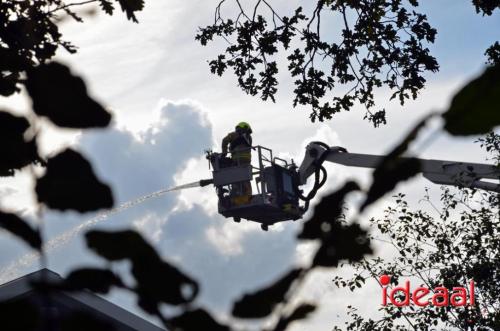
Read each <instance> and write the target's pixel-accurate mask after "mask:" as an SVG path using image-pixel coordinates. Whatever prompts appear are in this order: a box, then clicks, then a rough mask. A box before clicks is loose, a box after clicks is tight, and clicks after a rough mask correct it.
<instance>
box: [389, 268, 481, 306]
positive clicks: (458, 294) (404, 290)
mask: <svg viewBox="0 0 500 331" xmlns="http://www.w3.org/2000/svg"><path fill="white" fill-rule="evenodd" d="M379 280H380V284H381V285H382V306H387V298H389V300H390V302H391V303H392V304H393V305H395V306H396V307H403V306H409V305H410V303H411V304H414V305H417V306H419V307H425V306H427V305H433V306H436V307H444V306H449V305H451V306H453V307H460V306H467V305H469V306H473V305H474V304H475V302H476V300H475V294H474V288H475V284H474V280H471V281H470V282H469V288H468V290H467V289H466V288H465V287H453V288H452V289H451V290H449V289H447V288H446V287H443V286H438V287H436V288H435V289H433V290H430V289H429V288H428V287H425V286H419V287H417V288H415V289H414V290H413V291H412V290H411V287H410V281H409V280H407V281H405V283H404V285H403V286H397V287H395V288H393V289H389V291H388V288H387V285H389V283H390V281H391V277H390V276H388V275H382V276H380V279H379ZM400 295H403V296H404V298H402V299H401V298H399V296H400Z"/></svg>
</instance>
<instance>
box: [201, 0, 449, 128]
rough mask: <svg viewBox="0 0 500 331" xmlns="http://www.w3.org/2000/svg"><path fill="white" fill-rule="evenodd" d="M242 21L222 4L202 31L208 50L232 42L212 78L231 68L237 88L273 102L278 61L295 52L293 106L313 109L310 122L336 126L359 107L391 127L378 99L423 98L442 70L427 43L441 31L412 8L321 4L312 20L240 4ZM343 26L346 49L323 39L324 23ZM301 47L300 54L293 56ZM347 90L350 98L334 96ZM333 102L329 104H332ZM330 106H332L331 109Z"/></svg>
mask: <svg viewBox="0 0 500 331" xmlns="http://www.w3.org/2000/svg"><path fill="white" fill-rule="evenodd" d="M234 2H236V4H237V5H238V8H239V10H238V15H237V17H236V19H226V18H224V17H222V13H221V12H222V6H223V5H224V4H225V3H226V1H225V0H223V1H221V2H220V4H219V6H217V9H216V13H215V22H214V24H213V25H209V26H207V27H204V28H202V29H200V31H199V33H198V35H197V36H196V39H197V40H199V41H200V43H201V44H202V45H207V44H208V43H209V42H210V41H212V40H214V39H215V38H222V39H225V40H227V41H228V43H229V46H228V47H227V48H226V50H225V54H221V55H219V56H218V58H217V59H215V60H212V61H211V62H210V69H211V71H212V73H216V74H218V75H222V74H223V73H224V72H225V71H226V70H227V69H228V68H231V69H232V70H233V72H234V74H235V75H236V76H237V78H238V85H239V86H240V87H241V88H242V89H243V90H244V91H245V92H246V93H248V94H250V95H257V94H260V95H261V98H262V99H263V100H267V99H271V100H273V101H274V97H275V94H276V92H277V85H278V81H277V78H276V77H277V73H278V67H277V63H276V60H275V58H276V56H277V55H278V54H279V52H281V51H280V47H283V49H284V51H285V52H286V51H288V52H287V54H288V57H287V59H288V63H289V65H288V71H289V72H290V74H291V76H292V77H294V78H295V79H296V80H295V90H294V93H295V98H294V100H293V105H294V106H297V105H307V106H310V107H311V108H312V113H311V114H310V118H311V120H313V121H314V120H320V121H323V120H325V119H330V118H332V116H333V115H334V114H335V113H338V112H341V111H346V110H350V109H351V108H352V107H353V105H354V104H355V103H356V102H358V103H360V104H362V105H364V106H365V108H366V114H365V118H366V119H368V120H369V121H371V122H372V123H373V124H374V125H375V126H378V125H380V124H385V122H386V118H385V110H384V109H377V110H375V109H374V108H375V103H374V99H373V93H374V91H375V89H377V88H380V87H383V86H385V87H388V88H390V89H391V90H392V91H393V94H392V96H391V99H393V98H397V99H399V101H400V103H401V104H404V102H405V100H406V99H409V98H413V99H415V98H416V97H417V94H418V92H419V91H420V89H422V88H423V86H424V83H425V78H424V73H425V72H428V71H430V72H435V71H437V70H438V68H439V67H438V64H437V62H436V59H435V58H434V57H433V56H432V55H430V53H429V49H428V48H426V46H425V44H426V43H433V42H434V39H435V36H436V30H435V29H434V28H432V27H431V26H430V24H429V23H428V22H427V17H426V15H424V14H421V13H418V12H416V11H415V10H414V9H413V8H412V7H417V6H418V2H417V1H416V0H409V1H404V2H403V1H400V0H392V1H347V0H342V1H331V0H319V1H317V4H316V7H315V9H314V12H313V13H312V15H310V17H308V16H307V15H306V14H304V12H303V10H302V8H301V7H299V8H297V9H296V10H295V13H294V14H293V15H291V16H283V17H281V16H280V15H279V14H278V13H276V12H275V11H274V9H273V8H272V7H271V5H270V4H269V3H268V2H267V1H258V2H257V3H256V5H255V7H253V11H248V12H247V11H245V10H244V8H243V5H242V4H241V3H240V1H238V0H235V1H234ZM328 18H331V19H340V21H341V22H342V28H341V29H340V31H338V33H337V34H338V36H339V39H340V40H339V41H338V42H331V41H329V40H331V39H334V38H332V37H331V35H328V38H326V36H324V35H323V36H322V35H320V27H321V22H322V20H323V21H324V20H325V19H328ZM292 45H294V46H293V47H295V45H298V47H296V48H295V49H293V50H290V48H291V47H292ZM341 86H345V87H347V90H348V92H347V93H345V94H344V95H338V94H337V95H335V94H334V95H333V97H332V96H330V95H328V94H329V92H335V88H339V87H341ZM328 99H329V100H328ZM327 100H328V101H327Z"/></svg>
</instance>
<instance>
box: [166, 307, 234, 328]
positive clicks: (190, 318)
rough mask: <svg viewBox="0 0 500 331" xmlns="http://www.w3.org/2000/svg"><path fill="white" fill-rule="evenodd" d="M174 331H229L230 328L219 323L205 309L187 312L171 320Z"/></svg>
mask: <svg viewBox="0 0 500 331" xmlns="http://www.w3.org/2000/svg"><path fill="white" fill-rule="evenodd" d="M169 323H170V325H171V326H172V328H171V330H172V331H177V330H179V331H199V330H210V331H229V330H231V329H230V328H229V327H227V326H225V325H222V324H221V323H219V322H217V321H216V320H215V319H214V318H213V317H212V316H211V315H210V314H209V313H207V312H206V311H205V310H204V309H200V308H198V309H194V310H186V311H185V312H183V313H182V314H181V315H179V316H176V317H174V318H171V319H169Z"/></svg>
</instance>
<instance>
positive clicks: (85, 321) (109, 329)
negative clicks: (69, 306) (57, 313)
mask: <svg viewBox="0 0 500 331" xmlns="http://www.w3.org/2000/svg"><path fill="white" fill-rule="evenodd" d="M114 330H116V328H115V327H113V325H112V324H111V323H109V322H107V321H104V320H103V319H100V318H98V317H97V316H96V315H95V314H89V313H87V312H74V313H72V314H70V315H69V316H67V317H65V318H63V319H62V322H61V331H114Z"/></svg>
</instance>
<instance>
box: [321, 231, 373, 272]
mask: <svg viewBox="0 0 500 331" xmlns="http://www.w3.org/2000/svg"><path fill="white" fill-rule="evenodd" d="M367 235H368V233H367V232H366V231H365V230H363V229H362V228H361V227H360V226H359V224H349V225H343V224H339V223H334V225H333V226H332V228H331V231H330V232H329V234H328V236H327V237H326V238H324V239H323V240H322V241H321V247H320V248H319V250H318V251H317V252H316V255H315V256H314V259H313V265H314V266H317V267H337V266H338V264H339V262H340V261H341V260H347V261H349V262H351V263H352V262H355V261H359V260H361V259H362V258H363V257H364V256H365V255H368V254H372V253H373V250H372V249H371V247H370V240H369V239H368V236H367Z"/></svg>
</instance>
